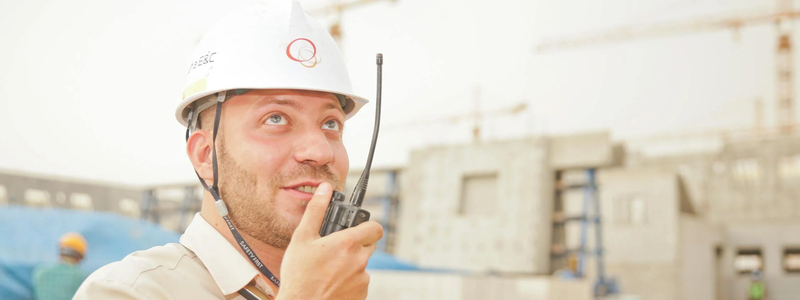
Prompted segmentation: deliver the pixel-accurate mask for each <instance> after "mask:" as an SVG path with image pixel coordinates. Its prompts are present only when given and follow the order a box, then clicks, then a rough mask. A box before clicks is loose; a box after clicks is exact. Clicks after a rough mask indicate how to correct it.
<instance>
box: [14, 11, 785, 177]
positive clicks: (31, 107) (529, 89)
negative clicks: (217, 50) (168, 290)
mask: <svg viewBox="0 0 800 300" xmlns="http://www.w3.org/2000/svg"><path fill="white" fill-rule="evenodd" d="M342 1H344V0H342ZM253 2H259V1H257V0H249V1H245V0H236V1H231V0H226V1H211V0H174V1H161V0H116V1H106V0H75V1H48V0H30V1H3V2H2V3H0V28H2V29H0V41H2V45H3V46H2V47H0V169H6V170H20V171H25V172H31V173H42V174H50V175H58V176H68V177H75V178H80V179H89V180H102V181H106V182H114V183H122V184H131V185H150V184H164V183H177V182H192V181H193V180H196V179H195V178H194V173H193V172H192V169H191V165H190V164H189V161H188V159H187V158H186V155H185V150H184V141H183V131H184V129H183V127H181V125H180V124H178V122H177V121H176V120H175V119H174V110H175V106H176V105H177V103H178V102H179V100H180V93H181V90H182V87H183V83H184V77H183V76H184V74H185V72H184V70H185V68H186V61H187V59H186V57H187V55H188V52H189V51H190V49H191V48H192V47H193V45H194V44H195V43H196V42H197V41H198V40H199V38H200V37H201V36H202V34H203V33H204V32H205V31H206V30H207V29H208V28H209V27H210V26H211V24H213V22H214V21H215V20H217V19H218V18H219V17H221V16H222V15H223V14H224V13H225V12H226V11H228V10H230V9H232V8H236V7H239V6H242V5H246V4H249V3H253ZM301 2H302V3H303V6H304V7H305V8H306V9H307V10H311V9H315V8H320V7H324V6H326V5H329V4H331V3H334V1H328V0H313V1H312V0H307V1H301ZM774 4H775V3H773V1H765V0H726V1H722V0H696V1H687V0H651V1H640V0H604V1H595V0H564V1H543V0H538V1H530V0H516V1H512V0H493V1H465V0H397V1H396V2H394V3H392V2H389V1H384V2H380V1H379V2H377V3H373V4H369V5H365V6H362V7H359V8H355V9H352V10H348V11H346V12H345V13H344V14H343V15H342V31H343V35H344V37H343V40H342V43H341V48H342V50H343V53H344V55H345V59H346V61H347V64H348V68H349V69H350V74H351V78H352V81H353V84H354V89H355V91H356V93H358V94H362V95H366V96H367V97H370V98H374V95H375V74H374V72H375V65H374V56H375V53H377V52H382V53H384V56H385V59H386V60H385V65H384V89H383V91H384V98H383V99H384V105H383V118H382V125H383V127H384V128H385V130H384V131H383V132H382V135H381V136H380V139H379V146H378V148H377V151H376V155H375V163H374V165H375V166H376V167H380V166H398V165H402V164H403V163H405V162H406V161H407V159H408V154H409V151H410V150H411V149H414V148H419V147H423V146H425V145H429V144H437V143H460V142H468V141H469V140H470V135H471V130H470V123H469V122H460V123H448V122H442V121H441V119H442V118H445V117H448V116H456V115H464V114H469V113H470V112H471V111H472V110H473V109H474V106H475V105H474V103H475V101H474V99H475V98H476V97H478V98H479V99H480V102H479V103H480V108H481V109H483V110H486V111H491V110H495V109H498V108H503V107H507V106H511V105H514V104H516V103H520V102H523V101H524V102H526V103H527V104H528V110H527V111H526V112H524V113H522V114H518V115H516V116H505V117H503V118H492V119H487V120H485V122H484V126H483V128H484V139H487V140H491V139H500V138H513V137H521V136H526V135H539V134H563V133H573V132H585V131H598V130H609V131H611V132H612V133H613V135H614V136H615V137H616V138H626V137H632V136H637V137H638V136H647V135H653V134H660V133H665V132H684V131H697V130H703V129H715V128H742V127H748V126H753V125H754V123H753V122H754V114H753V112H752V108H753V102H754V100H755V99H758V98H761V99H763V100H764V102H765V105H766V107H765V111H766V113H767V114H766V117H767V122H768V123H770V122H772V119H773V110H774V109H773V107H774V105H773V104H774V103H775V100H774V88H775V68H774V66H775V55H774V53H775V45H776V41H777V36H776V31H775V28H774V25H772V24H760V25H753V26H745V27H743V28H742V29H740V30H739V31H738V32H736V33H734V32H732V31H730V30H717V31H705V32H697V33H694V34H683V35H676V36H671V37H664V38H652V39H641V40H635V41H630V42H624V43H612V44H603V45H594V46H590V47H583V48H578V49H567V50H559V51H552V52H547V53H539V52H536V51H534V49H535V46H536V45H537V43H539V42H541V41H543V40H544V39H547V38H553V37H567V36H575V35H582V34H585V33H591V32H600V31H602V30H604V29H611V28H615V27H618V26H622V25H647V24H651V23H655V22H660V21H670V20H682V19H694V18H696V17H700V16H705V15H738V14H751V13H757V12H764V13H768V12H771V11H774V9H775V7H774ZM330 18H331V17H330V16H320V20H321V21H322V22H323V23H326V22H329V21H330ZM794 31H796V30H794ZM797 61H798V59H795V62H797ZM476 91H477V92H476ZM373 110H374V106H373V105H372V104H369V105H367V106H365V107H364V109H362V110H361V112H360V113H359V114H358V115H357V116H356V117H354V118H352V119H351V120H350V121H348V122H349V123H348V126H347V132H346V134H345V142H346V145H347V147H348V151H349V153H350V161H351V168H354V169H357V168H360V165H361V164H363V161H364V160H365V158H366V152H367V148H368V146H369V136H370V134H371V130H372V118H373Z"/></svg>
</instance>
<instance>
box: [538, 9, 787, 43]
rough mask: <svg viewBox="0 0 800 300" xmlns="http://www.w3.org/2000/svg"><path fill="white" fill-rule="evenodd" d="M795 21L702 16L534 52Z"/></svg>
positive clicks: (775, 16)
mask: <svg viewBox="0 0 800 300" xmlns="http://www.w3.org/2000/svg"><path fill="white" fill-rule="evenodd" d="M796 18H800V10H792V11H785V12H778V13H766V14H756V15H748V16H718V17H703V18H697V19H693V20H688V21H673V22H664V23H657V24H652V25H645V26H633V25H631V26H625V27H620V28H617V29H613V30H609V31H605V32H602V33H596V34H590V35H585V36H580V37H571V38H562V39H552V40H546V41H544V42H542V43H540V44H538V45H537V46H536V50H537V51H540V52H545V51H549V50H556V49H565V48H576V47H583V46H589V45H594V44H602V43H614V42H623V41H630V40H635V39H641V38H649V37H662V36H671V35H679V34H686V33H693V32H699V31H711V30H719V29H738V28H741V27H743V26H745V25H756V24H767V23H772V22H779V21H782V20H789V19H796Z"/></svg>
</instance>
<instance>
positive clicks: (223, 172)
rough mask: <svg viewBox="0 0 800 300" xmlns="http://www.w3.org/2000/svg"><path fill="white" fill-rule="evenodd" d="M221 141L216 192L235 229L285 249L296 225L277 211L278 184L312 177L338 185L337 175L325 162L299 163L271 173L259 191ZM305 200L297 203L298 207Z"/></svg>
mask: <svg viewBox="0 0 800 300" xmlns="http://www.w3.org/2000/svg"><path fill="white" fill-rule="evenodd" d="M223 144H224V143H221V140H220V141H219V142H218V143H217V145H218V146H217V150H218V151H217V154H218V159H219V176H220V178H219V179H220V194H221V195H220V196H221V197H222V199H224V200H225V204H227V206H228V217H229V218H230V220H231V222H232V223H233V224H234V226H236V228H237V230H239V231H240V232H243V233H245V234H247V235H249V236H251V237H253V238H255V239H257V240H259V241H261V242H262V243H265V244H267V245H270V246H272V247H275V248H278V249H286V247H288V246H289V242H291V240H292V234H294V230H295V229H297V225H298V224H297V223H294V222H290V221H289V220H286V218H284V217H282V216H280V215H279V214H278V213H277V208H276V203H275V202H276V200H277V199H276V198H277V194H278V191H279V190H280V188H281V187H282V186H285V184H286V183H288V182H289V181H290V180H292V179H295V178H316V179H323V180H327V181H330V182H331V183H332V184H333V186H334V187H336V188H337V189H341V186H340V183H339V180H338V179H337V176H336V175H335V174H333V172H331V170H330V168H328V166H322V167H313V166H311V165H307V164H299V165H298V167H297V169H296V170H292V171H291V172H287V173H288V174H285V173H279V174H275V175H274V176H272V178H271V179H270V181H269V183H268V184H267V185H266V190H264V189H261V191H259V189H258V187H259V185H258V178H257V177H256V176H255V175H253V174H252V173H250V172H248V171H247V170H246V169H245V168H243V167H242V166H241V165H240V164H239V163H238V162H236V160H235V159H233V158H232V157H231V156H230V155H228V153H227V151H225V148H224V147H223V146H222V145H223ZM307 204H308V203H307V202H299V203H298V205H299V206H301V207H305V206H306V205H307Z"/></svg>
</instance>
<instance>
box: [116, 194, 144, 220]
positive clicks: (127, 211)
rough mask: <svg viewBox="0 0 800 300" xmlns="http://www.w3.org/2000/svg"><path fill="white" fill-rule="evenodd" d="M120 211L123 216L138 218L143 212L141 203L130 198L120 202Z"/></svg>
mask: <svg viewBox="0 0 800 300" xmlns="http://www.w3.org/2000/svg"><path fill="white" fill-rule="evenodd" d="M119 210H120V211H121V212H122V214H123V215H126V216H129V217H134V218H137V217H139V214H140V212H141V210H140V208H139V202H137V201H136V200H133V199H130V198H124V199H122V200H120V201H119Z"/></svg>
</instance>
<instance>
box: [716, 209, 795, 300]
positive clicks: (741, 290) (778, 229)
mask: <svg viewBox="0 0 800 300" xmlns="http://www.w3.org/2000/svg"><path fill="white" fill-rule="evenodd" d="M726 231H727V237H726V239H727V241H728V246H727V247H726V248H725V250H724V251H725V256H724V259H723V263H724V269H725V272H724V276H723V278H722V279H721V280H723V281H724V282H725V283H726V284H725V285H724V286H725V287H726V288H727V289H726V291H725V292H726V297H727V298H725V299H735V298H737V297H743V295H745V292H746V290H747V286H748V284H749V282H750V277H749V275H746V274H737V273H735V271H734V269H733V258H734V255H735V253H736V251H737V249H739V248H744V247H747V248H750V247H759V248H760V249H761V253H762V255H763V258H764V281H765V283H766V285H767V289H768V293H769V294H770V300H791V299H797V297H798V295H800V274H789V273H786V272H785V271H784V270H783V265H782V262H783V261H782V260H783V249H784V247H787V246H790V247H798V246H800V222H795V223H784V224H780V223H778V224H739V225H729V226H728V227H727V229H726Z"/></svg>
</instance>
